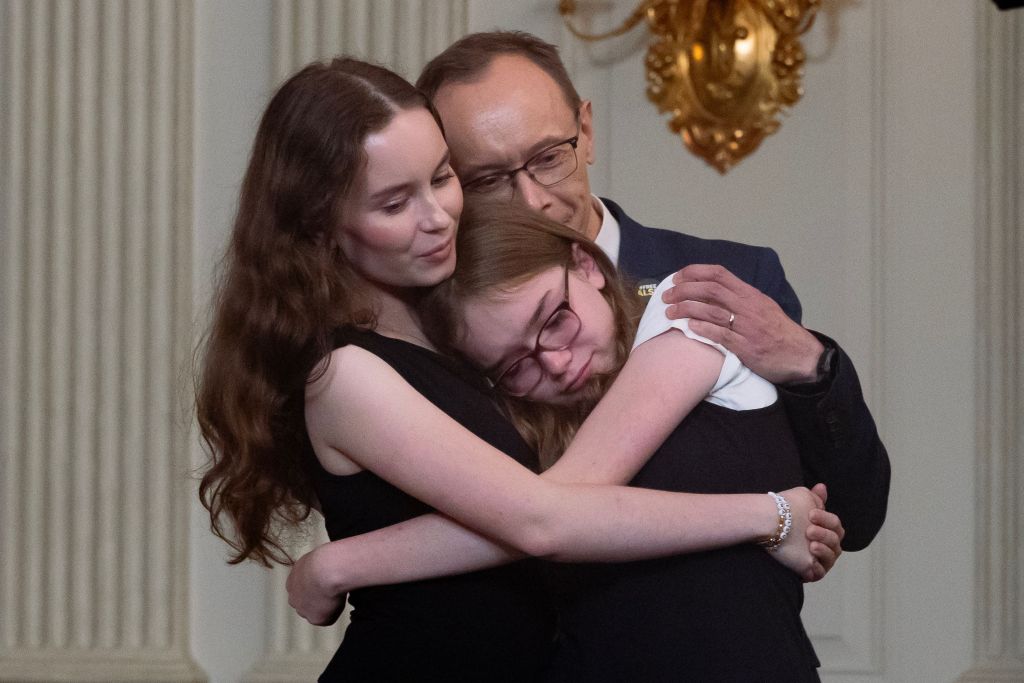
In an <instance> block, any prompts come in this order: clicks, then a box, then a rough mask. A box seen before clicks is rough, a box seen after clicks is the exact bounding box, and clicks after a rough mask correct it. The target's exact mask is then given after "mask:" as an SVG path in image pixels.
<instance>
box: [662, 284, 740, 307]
mask: <svg viewBox="0 0 1024 683" xmlns="http://www.w3.org/2000/svg"><path fill="white" fill-rule="evenodd" d="M737 296H738V294H737V293H736V292H733V291H732V290H730V289H729V288H728V287H725V286H723V285H721V284H719V283H717V282H705V281H701V282H690V281H687V282H682V283H679V284H676V285H675V286H673V287H669V288H668V289H667V290H665V293H664V294H662V295H661V300H662V301H664V302H665V303H667V304H674V303H679V302H681V301H687V300H692V301H703V302H707V303H713V304H716V305H724V304H729V303H730V302H734V301H735V300H736V298H737Z"/></svg>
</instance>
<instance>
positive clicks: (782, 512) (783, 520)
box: [758, 491, 793, 552]
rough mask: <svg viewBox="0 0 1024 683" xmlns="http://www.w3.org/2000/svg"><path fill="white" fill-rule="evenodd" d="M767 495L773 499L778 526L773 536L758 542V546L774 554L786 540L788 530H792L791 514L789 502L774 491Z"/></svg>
mask: <svg viewBox="0 0 1024 683" xmlns="http://www.w3.org/2000/svg"><path fill="white" fill-rule="evenodd" d="M768 495H769V496H771V497H772V498H774V499H775V506H776V508H777V509H778V511H779V525H778V527H776V529H775V533H774V534H772V535H771V536H769V537H768V538H766V539H764V540H763V541H760V542H759V543H758V545H760V546H761V547H762V548H764V549H765V550H768V551H769V552H774V551H775V550H778V548H779V546H780V545H782V542H783V541H785V540H786V536H789V530H790V529H792V528H793V513H792V512H790V510H789V502H788V501H787V500H786V499H785V498H783V497H782V495H780V494H778V493H775V492H774V491H769V492H768Z"/></svg>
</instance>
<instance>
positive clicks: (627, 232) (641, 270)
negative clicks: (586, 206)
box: [602, 198, 782, 284]
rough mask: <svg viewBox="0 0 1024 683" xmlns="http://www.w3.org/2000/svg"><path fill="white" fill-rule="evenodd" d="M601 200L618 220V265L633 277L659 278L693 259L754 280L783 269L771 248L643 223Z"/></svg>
mask: <svg viewBox="0 0 1024 683" xmlns="http://www.w3.org/2000/svg"><path fill="white" fill-rule="evenodd" d="M602 202H604V204H605V206H606V207H608V210H609V211H611V213H612V215H613V216H615V218H616V219H617V220H618V222H619V227H620V230H621V234H622V242H621V249H620V253H619V266H620V268H621V269H622V270H623V272H625V273H626V274H627V275H629V276H630V277H633V278H636V279H642V278H654V279H658V280H660V279H662V278H663V277H665V275H667V274H670V273H672V272H675V271H676V270H679V269H680V268H683V267H685V266H688V265H690V264H693V263H714V264H718V265H722V266H725V267H726V268H728V269H729V270H730V271H732V272H733V273H735V274H736V275H737V276H738V277H740V278H742V279H743V280H746V281H747V282H750V283H751V284H754V283H756V282H757V281H759V280H761V279H763V278H764V277H766V276H767V277H772V276H776V277H777V276H780V275H781V273H782V264H781V263H780V261H779V257H778V254H776V253H775V251H774V250H773V249H771V248H768V247H761V246H755V245H751V244H743V243H741V242H733V241H731V240H723V239H709V238H704V237H697V236H695V235H688V234H686V233H683V232H679V231H676V230H666V229H663V228H655V227H650V226H646V225H642V224H640V223H638V222H637V221H635V220H633V219H632V218H630V217H629V215H628V214H626V212H625V211H623V210H622V207H620V206H619V205H618V204H616V203H615V202H613V201H611V200H608V199H604V198H602Z"/></svg>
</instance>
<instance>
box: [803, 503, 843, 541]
mask: <svg viewBox="0 0 1024 683" xmlns="http://www.w3.org/2000/svg"><path fill="white" fill-rule="evenodd" d="M808 519H809V520H810V522H811V525H812V527H810V528H813V527H821V528H824V529H827V530H829V531H832V532H833V533H835V534H836V537H837V538H838V539H839V541H840V542H842V540H843V538H844V537H845V536H846V530H845V529H844V528H843V522H842V520H840V519H839V516H838V515H836V514H835V513H832V512H829V511H828V510H811V512H810V514H809V515H808Z"/></svg>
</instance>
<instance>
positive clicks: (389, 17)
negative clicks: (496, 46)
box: [273, 0, 467, 83]
mask: <svg viewBox="0 0 1024 683" xmlns="http://www.w3.org/2000/svg"><path fill="white" fill-rule="evenodd" d="M273 7H274V17H273V22H274V24H273V25H274V35H273V54H274V57H273V59H274V71H273V73H274V82H275V83H276V82H280V81H282V80H284V79H285V78H287V77H288V76H289V75H291V74H292V73H294V72H295V71H296V70H298V69H299V68H300V67H302V66H303V65H304V64H307V63H308V62H311V61H313V60H316V59H326V58H330V57H333V56H335V55H338V54H349V55H352V56H354V57H359V58H360V59H367V60H370V61H374V62H379V63H381V64H384V65H386V66H388V67H390V68H392V69H394V70H395V71H397V72H398V73H400V74H402V75H403V76H405V77H406V78H408V79H409V80H415V79H416V77H417V76H418V75H419V73H420V70H422V69H423V67H424V66H425V65H426V63H427V62H428V61H429V60H430V59H431V58H432V57H433V56H434V55H436V54H438V53H439V52H441V50H443V49H444V48H446V47H448V45H450V44H451V43H452V42H454V41H455V40H457V39H458V38H460V37H461V36H463V35H464V34H465V33H466V31H467V0H281V1H279V2H275V3H274V6H273Z"/></svg>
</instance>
